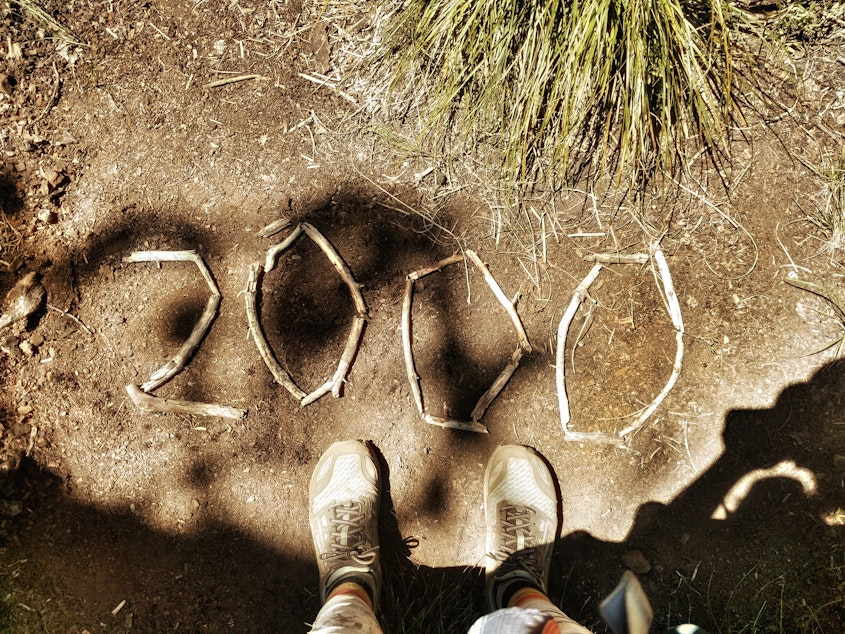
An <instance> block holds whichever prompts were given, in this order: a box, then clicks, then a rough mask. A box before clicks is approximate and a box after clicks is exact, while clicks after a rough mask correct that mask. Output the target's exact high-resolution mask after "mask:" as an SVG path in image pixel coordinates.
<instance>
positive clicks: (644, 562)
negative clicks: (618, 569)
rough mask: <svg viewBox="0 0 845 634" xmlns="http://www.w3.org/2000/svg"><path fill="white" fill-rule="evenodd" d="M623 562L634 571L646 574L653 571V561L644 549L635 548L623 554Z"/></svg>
mask: <svg viewBox="0 0 845 634" xmlns="http://www.w3.org/2000/svg"><path fill="white" fill-rule="evenodd" d="M622 563H623V564H625V566H626V567H627V568H628V569H629V570H630V571H631V572H633V573H635V574H638V575H644V574H648V573H649V572H651V563H650V562H649V560H648V559H646V557H645V555H643V553H642V551H641V550H639V549H637V548H634V549H632V550H629V551H628V552H626V553H625V554H624V555H622Z"/></svg>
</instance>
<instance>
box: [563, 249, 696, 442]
mask: <svg viewBox="0 0 845 634" xmlns="http://www.w3.org/2000/svg"><path fill="white" fill-rule="evenodd" d="M651 258H652V261H653V262H654V263H655V265H656V266H657V270H658V272H659V274H660V282H661V285H662V287H663V295H664V296H665V298H666V306H667V310H668V312H669V317H670V319H671V320H672V326H673V327H674V328H675V343H676V350H675V361H674V364H673V365H672V373H671V374H670V376H669V380H668V381H667V382H666V385H665V386H664V387H663V389H662V390H661V391H660V393H659V394H658V395H657V396H656V397H655V398H654V400H653V401H652V402H651V403H650V404H649V405H648V406H647V407H646V408H645V409H644V410H642V412H640V414H639V415H638V416H637V418H636V419H635V420H634V421H633V422H632V423H631V424H630V425H628V426H627V427H625V428H624V429H622V430H621V431H619V432H617V433H616V434H606V433H601V432H576V431H572V430H570V429H569V422H570V412H569V398H568V397H567V395H566V374H565V366H564V359H565V355H564V350H565V348H566V336H567V333H568V331H569V325H570V323H571V322H572V319H573V318H574V316H575V312H576V311H577V310H578V306H580V305H581V303H582V302H583V301H584V299H585V298H586V296H587V291H588V290H589V288H590V285H591V284H592V283H593V282H594V281H595V279H596V277H598V274H599V272H600V271H601V268H602V264H601V262H602V261H605V262H617V263H623V264H640V263H641V258H640V256H639V254H638V255H637V256H632V259H631V261H622V260H616V259H610V260H608V259H604V260H599V261H597V262H596V264H595V265H594V266H593V268H592V269H591V270H590V272H589V273H588V274H587V276H586V277H585V278H584V280H583V281H582V282H581V283H580V284H579V285H578V287H577V288H576V289H575V293H574V294H573V295H572V300H571V301H570V303H569V306H568V307H567V309H566V312H565V313H564V315H563V318H561V320H560V324H558V331H557V351H556V352H557V354H556V357H555V379H556V382H557V393H558V403H559V406H560V422H561V425H562V427H563V436H564V440H571V441H579V442H580V441H594V442H601V443H611V444H621V443H622V442H623V441H624V439H625V437H626V436H627V435H628V434H631V433H633V432H635V431H637V430H638V429H640V428H641V427H642V426H643V425H644V424H645V422H646V420H648V418H649V417H651V415H652V414H653V413H654V412H655V410H656V409H657V408H658V407H659V406H660V404H661V403H662V402H663V400H664V399H665V398H666V395H667V394H669V392H670V391H671V390H672V388H673V387H674V386H675V383H677V381H678V377H679V376H680V374H681V365H682V363H683V358H684V321H683V317H682V315H681V305H680V302H679V301H678V295H677V293H676V292H675V287H674V284H673V283H672V275H671V273H670V272H669V266H668V265H667V264H666V257H665V256H664V255H663V251H662V250H661V249H659V248H656V249H655V250H654V251H653V253H652V255H651Z"/></svg>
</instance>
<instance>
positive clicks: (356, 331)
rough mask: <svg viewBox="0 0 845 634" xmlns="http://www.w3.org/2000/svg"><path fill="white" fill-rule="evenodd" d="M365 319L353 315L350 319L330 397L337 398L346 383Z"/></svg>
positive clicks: (361, 316)
mask: <svg viewBox="0 0 845 634" xmlns="http://www.w3.org/2000/svg"><path fill="white" fill-rule="evenodd" d="M366 321H367V320H366V319H365V318H364V316H363V315H355V317H354V318H353V319H352V328H351V329H350V331H349V337H348V338H347V339H346V347H345V348H344V350H343V354H342V355H341V357H340V363H338V364H337V371H336V372H335V373H334V378H333V379H332V396H334V397H335V398H338V397H339V396H340V390H341V387H342V386H343V384H344V383H345V382H346V373H347V372H349V368H350V367H351V366H352V361H353V360H354V359H355V354H356V353H357V352H358V346H359V345H360V343H361V337H362V336H363V334H364V324H365V323H366Z"/></svg>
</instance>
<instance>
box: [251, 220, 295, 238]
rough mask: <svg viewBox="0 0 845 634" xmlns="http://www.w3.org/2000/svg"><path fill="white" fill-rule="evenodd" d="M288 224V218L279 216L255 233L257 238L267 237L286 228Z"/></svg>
mask: <svg viewBox="0 0 845 634" xmlns="http://www.w3.org/2000/svg"><path fill="white" fill-rule="evenodd" d="M288 226H290V218H279V219H278V220H274V221H273V222H271V223H270V224H269V225H267V226H266V227H264V228H263V229H261V230H260V231H259V232H258V234H257V235H258V237H259V238H269V237H270V236H274V235H276V234H277V233H279V232H280V231H282V230H283V229H287V227H288Z"/></svg>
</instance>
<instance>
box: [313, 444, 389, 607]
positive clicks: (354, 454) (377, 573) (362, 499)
mask: <svg viewBox="0 0 845 634" xmlns="http://www.w3.org/2000/svg"><path fill="white" fill-rule="evenodd" d="M308 500H309V522H310V524H311V536H312V537H313V539H314V549H315V550H316V552H317V564H318V566H319V569H320V598H321V599H322V600H323V602H324V603H325V601H326V597H327V596H328V595H329V593H331V591H332V589H334V588H335V587H336V586H338V585H339V584H341V583H344V582H347V581H353V582H355V583H358V584H360V585H361V586H363V587H364V588H365V589H366V590H367V592H368V593H369V594H370V598H371V599H372V602H373V609H374V610H375V608H376V604H377V603H378V598H379V593H380V592H381V564H380V561H379V552H378V509H379V468H378V462H377V461H376V459H375V457H374V456H373V454H372V452H371V451H370V449H369V447H368V446H367V445H366V444H364V443H362V442H359V441H357V440H351V441H345V442H338V443H335V444H333V445H332V446H331V447H329V448H328V449H327V450H326V452H325V453H324V454H323V456H322V457H321V458H320V461H319V462H318V463H317V466H316V467H315V468H314V473H313V475H312V476H311V486H310V487H309V490H308Z"/></svg>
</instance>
